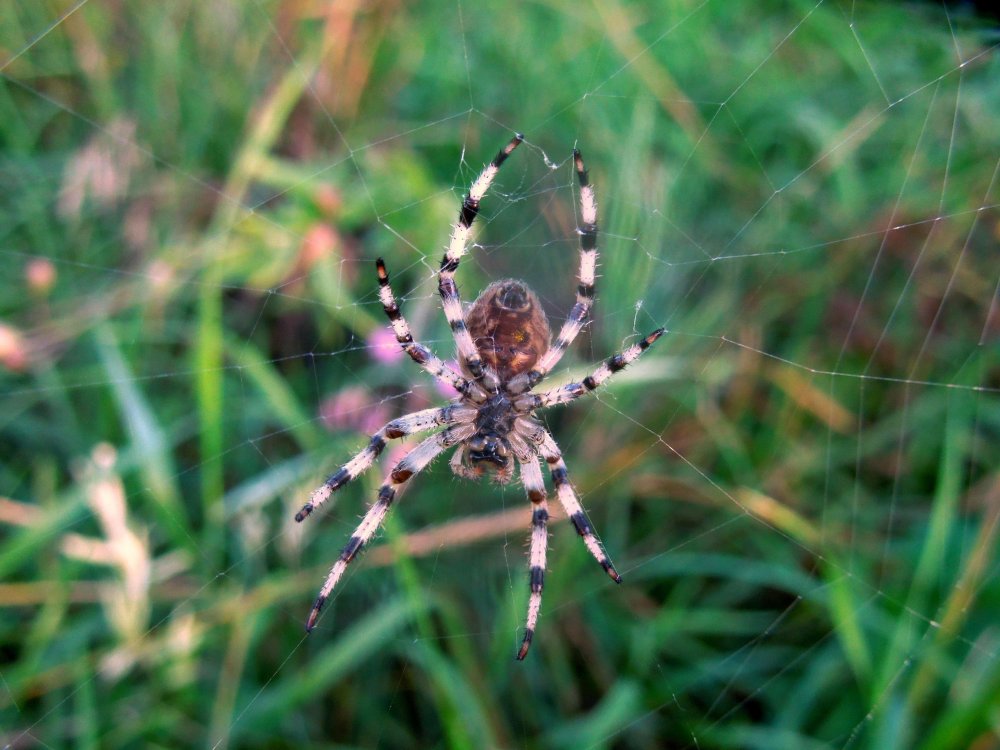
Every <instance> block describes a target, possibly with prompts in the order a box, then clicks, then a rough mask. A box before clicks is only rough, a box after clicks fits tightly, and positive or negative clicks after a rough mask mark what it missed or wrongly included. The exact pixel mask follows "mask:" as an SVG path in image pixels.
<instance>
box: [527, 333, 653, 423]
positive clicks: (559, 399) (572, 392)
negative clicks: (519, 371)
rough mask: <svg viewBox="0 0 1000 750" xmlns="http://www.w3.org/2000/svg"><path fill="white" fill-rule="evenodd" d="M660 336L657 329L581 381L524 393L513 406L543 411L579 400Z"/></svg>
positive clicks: (635, 358) (631, 360)
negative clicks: (541, 391)
mask: <svg viewBox="0 0 1000 750" xmlns="http://www.w3.org/2000/svg"><path fill="white" fill-rule="evenodd" d="M662 335H663V329H662V328H657V329H656V330H655V331H653V332H652V333H651V334H649V335H648V336H647V337H646V338H644V339H643V340H642V341H640V342H639V343H637V344H633V345H632V346H630V347H629V348H628V349H626V350H625V351H623V352H620V353H618V354H615V355H614V356H613V357H609V358H608V359H607V360H605V361H604V362H602V363H601V366H600V367H598V368H597V369H596V370H594V372H592V373H591V374H590V375H588V376H587V377H585V378H584V379H583V380H582V381H580V382H578V383H567V384H566V385H561V386H559V387H558V388H553V389H552V390H550V391H544V392H543V393H526V394H524V395H523V396H518V397H517V398H516V399H515V400H514V406H515V408H517V409H519V410H520V411H530V410H532V409H543V408H545V407H546V406H556V405H558V404H565V403H567V402H569V401H574V400H575V399H578V398H580V396H586V395H587V394H588V393H590V392H591V391H593V390H594V389H595V388H597V387H598V386H599V385H601V384H602V383H604V381H606V380H607V379H608V378H610V377H611V376H612V375H614V374H615V373H616V372H618V371H620V370H623V369H625V367H627V366H628V365H629V364H631V363H632V362H634V361H635V360H637V359H638V358H639V355H641V354H642V353H643V352H644V351H646V350H647V349H648V348H649V347H650V346H651V345H652V344H653V342H654V341H656V340H657V339H658V338H660V336H662Z"/></svg>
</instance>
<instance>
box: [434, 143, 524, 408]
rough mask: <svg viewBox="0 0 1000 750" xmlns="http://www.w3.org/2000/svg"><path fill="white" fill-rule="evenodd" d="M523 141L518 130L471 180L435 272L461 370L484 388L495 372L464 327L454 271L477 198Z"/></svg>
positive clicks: (494, 381) (493, 379) (492, 384)
mask: <svg viewBox="0 0 1000 750" xmlns="http://www.w3.org/2000/svg"><path fill="white" fill-rule="evenodd" d="M523 140H524V136H523V135H521V134H520V133H518V134H517V135H515V136H514V137H513V138H512V139H511V141H510V143H508V144H507V145H506V146H504V147H503V148H502V149H501V150H500V151H499V152H498V153H497V155H496V156H495V157H493V161H491V162H490V163H489V164H487V165H486V167H485V168H484V169H483V171H482V172H481V173H480V175H479V177H478V178H476V181H475V182H474V183H472V187H470V188H469V194H468V195H467V196H465V200H463V201H462V208H461V210H460V211H459V214H458V221H457V222H455V228H454V229H453V230H452V233H451V241H450V242H449V243H448V249H447V250H446V251H445V254H444V258H442V259H441V270H440V271H439V273H438V291H439V292H440V294H441V304H442V306H443V307H444V315H445V318H447V320H448V325H449V326H451V332H452V335H453V336H454V337H455V346H456V348H457V349H458V357H459V361H460V362H461V363H462V369H463V370H464V371H466V372H468V373H469V374H470V375H471V376H472V377H473V378H474V379H475V380H480V379H482V378H484V377H485V378H486V380H487V387H488V388H490V389H491V390H495V389H496V386H497V375H496V373H495V372H493V371H492V368H490V367H489V366H488V365H484V364H483V360H482V357H480V356H479V352H478V351H477V350H476V345H475V343H474V342H473V340H472V336H471V335H470V334H469V329H468V328H467V327H466V324H465V313H464V311H463V310H462V299H461V297H460V296H459V294H458V287H457V286H456V285H455V271H456V270H458V262H459V260H461V258H462V256H463V255H465V251H466V247H467V245H468V244H469V236H470V234H471V231H472V222H473V221H474V220H475V218H476V215H477V214H478V213H479V201H480V200H482V197H483V195H484V194H485V193H486V191H487V190H488V189H489V187H490V185H491V184H492V182H493V179H494V178H495V177H496V175H497V172H498V171H499V169H500V165H501V164H503V163H504V161H506V159H507V157H508V156H510V154H511V152H512V151H513V150H514V149H515V148H517V147H518V146H519V145H521V141H523Z"/></svg>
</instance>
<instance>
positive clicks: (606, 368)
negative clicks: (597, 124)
mask: <svg viewBox="0 0 1000 750" xmlns="http://www.w3.org/2000/svg"><path fill="white" fill-rule="evenodd" d="M522 140H523V136H521V135H517V136H515V137H514V138H513V139H512V140H511V141H510V143H508V144H507V145H506V146H505V147H504V148H503V149H502V150H501V151H500V152H499V153H498V154H497V155H496V157H494V159H493V161H492V162H490V163H489V164H488V165H487V166H486V168H485V169H484V170H483V171H482V173H481V174H480V175H479V177H478V179H476V181H475V182H474V183H473V184H472V187H471V188H470V189H469V194H468V195H467V196H466V197H465V200H464V201H463V202H462V209H461V211H460V212H459V216H458V221H457V222H456V224H455V227H454V229H453V231H452V235H451V241H450V243H449V244H448V249H447V251H446V252H445V255H444V258H443V259H442V261H441V270H440V272H439V274H438V291H439V292H440V294H441V303H442V307H443V308H444V313H445V317H446V318H447V319H448V324H449V325H450V326H451V331H452V334H453V335H454V338H455V345H456V349H457V353H458V361H459V368H460V372H457V371H456V370H454V369H453V368H452V367H450V366H448V365H447V364H445V363H444V362H442V361H441V360H440V359H439V358H438V357H437V356H436V355H435V354H434V353H432V352H431V351H430V349H428V348H427V347H426V346H424V345H423V344H420V343H417V342H416V341H414V340H413V335H412V334H411V333H410V327H409V325H408V324H407V322H406V319H405V318H403V316H402V313H400V310H399V305H397V304H396V298H395V295H393V293H392V287H391V286H390V285H389V274H388V273H387V272H386V269H385V263H384V262H383V261H382V259H381V258H379V259H378V260H377V261H376V270H377V271H378V280H379V299H380V301H381V302H382V307H383V309H384V310H385V314H386V315H387V316H388V317H389V321H390V322H391V323H392V329H393V332H394V333H395V334H396V340H397V341H398V342H399V344H400V346H401V347H402V348H403V351H405V352H406V353H407V354H408V355H409V356H410V358H411V359H413V361H414V362H416V363H417V364H418V365H420V366H421V367H422V368H424V369H425V370H427V371H428V372H429V373H430V374H431V375H433V376H434V377H436V378H437V379H438V380H440V381H442V382H444V383H446V384H448V385H450V386H452V387H453V388H455V390H457V391H458V393H459V394H460V395H459V397H458V398H456V399H454V400H453V401H452V402H451V403H450V404H448V405H447V406H443V407H439V408H433V409H424V410H423V411H417V412H413V413H412V414H407V415H406V416H403V417H400V418H399V419H394V420H393V421H392V422H389V424H387V425H385V426H384V427H383V428H382V429H380V430H379V431H378V432H376V433H375V434H374V435H372V436H371V439H370V440H369V442H368V445H367V446H365V448H363V449H362V450H361V452H359V453H358V454H357V455H356V456H354V458H352V459H351V460H350V461H348V462H347V463H346V464H344V465H343V466H341V467H340V469H338V470H337V471H335V472H334V473H333V474H331V475H330V476H329V477H328V478H327V480H326V482H324V483H323V485H322V486H321V487H320V488H319V489H317V490H316V491H315V492H313V494H312V496H311V497H310V498H309V502H307V503H306V504H305V505H304V506H303V507H302V509H301V510H300V511H299V512H298V513H297V514H296V516H295V520H296V521H302V520H303V519H305V518H306V517H307V516H308V515H309V514H310V513H312V511H313V510H314V509H315V508H316V507H318V506H319V505H321V504H322V503H323V502H325V501H326V499H327V498H329V497H330V495H331V494H332V493H333V492H335V491H336V490H338V489H340V488H341V487H343V486H344V485H345V484H347V483H348V482H350V481H351V480H352V479H354V478H355V477H356V476H358V475H359V474H360V473H361V472H363V471H365V470H366V469H368V468H369V467H370V466H371V465H372V464H373V463H374V461H375V459H376V458H377V457H378V456H379V454H380V453H381V452H382V450H383V449H384V448H385V445H386V440H393V439H396V438H401V437H403V436H405V435H409V434H412V433H415V432H421V431H426V430H433V429H436V428H444V429H441V430H440V431H439V432H437V433H436V434H434V435H432V436H431V437H429V438H427V439H425V440H423V441H422V442H420V443H418V444H417V445H416V446H415V447H414V448H413V449H412V450H411V451H410V452H409V453H408V454H407V455H406V456H405V457H404V458H403V459H402V460H401V461H400V462H399V463H398V464H396V466H394V467H393V469H392V470H391V471H390V472H389V475H388V477H387V478H386V480H385V482H384V483H383V485H382V487H381V488H380V489H379V492H378V498H377V499H376V501H375V503H374V504H373V505H372V506H371V507H370V508H369V509H368V512H367V513H366V514H365V517H364V518H363V519H362V521H361V524H360V525H359V526H358V528H357V529H356V530H355V532H354V534H353V535H352V536H351V538H350V540H348V542H347V545H346V546H345V547H344V549H343V550H342V551H341V553H340V557H339V558H338V559H337V561H336V562H335V563H334V564H333V567H332V568H331V569H330V573H329V575H328V576H327V578H326V582H325V583H324V584H323V588H322V589H321V590H320V593H319V596H318V597H317V598H316V603H315V604H314V605H313V609H312V612H310V614H309V620H308V622H307V623H306V629H307V630H312V629H313V627H315V625H316V620H317V618H318V617H319V613H320V610H321V609H322V607H323V604H324V603H325V602H326V600H327V598H328V597H329V596H330V592H331V591H333V588H334V587H335V586H336V585H337V582H338V581H339V580H340V578H341V576H342V575H343V574H344V570H345V569H346V568H347V566H348V564H349V563H350V562H351V561H352V560H353V559H354V558H355V557H356V556H357V554H358V552H359V551H360V550H361V548H362V547H363V546H364V545H365V544H367V543H368V541H369V540H370V539H371V538H372V536H373V535H374V534H375V532H376V531H377V530H378V528H379V526H380V525H381V523H382V520H383V519H384V518H385V514H386V513H387V512H388V510H389V507H390V506H391V505H392V503H393V501H394V499H395V498H396V495H397V493H398V492H399V491H400V490H401V488H402V487H403V486H404V484H405V483H406V482H407V481H408V480H409V479H410V477H412V476H413V475H414V474H416V473H417V472H419V471H421V470H423V469H424V468H425V467H426V466H427V465H428V464H429V463H430V462H431V461H432V460H433V459H434V458H435V457H436V456H438V455H439V454H441V453H442V452H444V451H445V450H447V449H449V448H456V450H455V452H454V454H453V455H452V458H451V462H450V465H451V469H452V471H454V472H455V474H457V475H459V476H461V477H465V478H468V479H477V478H479V477H481V476H482V475H483V474H484V473H486V472H487V471H491V472H494V473H495V476H496V479H497V480H498V481H500V482H508V481H510V480H511V479H512V478H513V476H514V469H515V461H516V462H517V464H518V465H519V466H520V469H521V479H522V481H523V483H524V488H525V491H526V493H527V495H528V500H529V501H530V502H531V504H532V508H533V511H532V516H531V528H532V531H531V547H530V552H529V565H530V570H529V582H530V587H531V595H530V598H529V600H528V616H527V622H526V625H525V632H524V639H523V640H522V642H521V648H520V650H519V651H518V654H517V658H518V659H523V658H524V657H525V655H526V654H527V653H528V647H529V646H530V645H531V640H532V637H533V635H534V632H535V626H536V624H537V622H538V614H539V611H540V610H541V603H542V584H543V581H544V578H545V552H546V547H547V544H548V531H547V524H548V519H549V513H548V498H547V495H546V494H545V483H544V481H543V479H542V472H541V467H540V466H539V457H541V458H542V459H544V460H545V463H546V464H547V465H548V467H549V470H550V475H551V478H552V484H553V486H554V488H555V491H556V496H557V497H558V499H559V501H560V503H561V504H562V506H563V509H564V510H565V511H566V515H567V516H568V517H569V520H570V522H571V523H572V524H573V526H574V527H575V528H576V531H577V533H578V534H579V535H580V536H581V537H582V539H583V541H584V544H586V546H587V549H588V550H589V551H590V553H591V554H592V555H593V556H594V558H596V559H597V561H598V562H599V563H600V564H601V567H602V568H604V571H605V572H606V573H607V574H608V575H609V576H610V577H611V578H612V579H613V580H614V581H615V582H620V581H621V577H620V576H619V575H618V573H617V572H616V571H615V568H614V565H612V563H611V560H610V559H609V558H608V556H607V554H606V553H605V551H604V547H603V546H602V545H601V543H600V541H598V539H597V537H596V536H595V534H594V530H593V528H592V527H591V526H590V522H589V521H588V520H587V516H586V514H585V513H584V512H583V508H582V507H581V505H580V501H579V499H578V498H577V496H576V493H575V492H574V491H573V487H572V485H571V484H570V483H569V475H568V473H567V470H566V464H565V463H564V462H563V459H562V454H561V452H560V451H559V446H558V445H556V442H555V440H554V439H553V438H552V435H550V434H549V432H548V431H547V430H546V429H545V427H544V426H543V425H542V424H541V423H540V422H539V421H538V420H537V419H535V417H534V412H535V411H536V410H537V409H542V408H545V407H547V406H555V405H558V404H564V403H567V402H569V401H573V400H574V399H577V398H579V397H580V396H583V395H585V394H587V393H589V392H591V391H593V390H594V389H595V388H597V387H598V386H599V385H601V384H602V383H603V382H604V381H606V380H607V379H608V378H610V377H611V376H612V375H614V374H615V373H616V372H618V371H619V370H621V369H622V368H624V367H625V366H626V365H628V364H629V363H630V362H632V361H633V360H635V359H636V358H637V357H638V356H639V355H640V354H642V353H643V352H644V351H645V350H646V349H647V348H649V346H650V344H652V343H653V342H654V341H656V339H658V338H659V337H660V336H661V335H662V333H663V329H662V328H659V329H657V330H655V331H653V332H652V333H651V334H649V335H648V336H646V337H645V338H644V339H642V340H641V341H639V342H638V343H636V344H633V345H632V346H630V347H629V348H628V349H626V350H625V351H623V352H621V353H619V354H615V355H614V356H613V357H611V358H609V359H608V360H606V361H605V362H604V363H603V364H602V365H601V366H600V367H598V368H597V369H596V370H595V371H594V372H593V373H591V374H590V375H588V376H587V377H585V378H584V379H583V380H581V381H580V382H577V383H568V384H567V385H564V386H560V387H558V388H553V389H551V390H548V391H544V392H542V393H532V392H531V389H532V388H534V387H535V386H536V385H538V383H540V382H541V381H542V379H543V378H544V377H545V376H546V375H547V374H548V373H549V372H550V371H551V369H552V368H553V367H554V366H555V365H556V363H557V362H558V361H559V359H560V358H561V357H562V355H563V352H565V351H566V348H567V347H568V346H569V345H570V344H571V343H572V342H573V339H575V338H576V335H577V334H578V333H579V332H580V330H581V328H582V327H583V324H584V322H585V321H586V319H587V316H588V314H589V312H590V308H591V305H592V304H593V299H594V277H595V270H596V267H597V202H596V200H595V199H594V190H593V188H592V187H591V185H590V181H589V179H588V177H587V170H586V169H585V168H584V165H583V158H582V157H581V156H580V152H579V151H574V152H573V159H574V163H575V166H576V174H577V178H578V181H579V184H580V214H581V219H582V222H581V226H580V230H579V232H580V273H579V283H578V285H577V292H576V303H575V304H574V305H573V307H572V309H571V310H570V312H569V315H568V316H567V318H566V321H565V322H564V323H563V325H562V328H561V329H560V330H559V335H558V336H557V337H556V340H555V342H554V343H551V344H550V342H551V338H552V335H551V332H550V330H549V323H548V320H547V319H546V317H545V313H544V312H543V311H542V307H541V304H540V303H539V301H538V298H537V297H536V296H535V293H534V292H532V291H531V290H530V289H529V288H528V287H527V285H525V284H524V283H523V282H521V281H517V280H514V279H505V280H503V281H496V282H493V283H492V284H490V286H488V287H487V288H486V290H485V291H484V292H483V293H482V294H481V295H480V296H479V297H478V298H477V299H476V301H475V302H474V303H473V305H472V307H471V308H470V309H469V311H468V314H465V313H464V311H463V309H462V301H461V298H460V297H459V294H458V287H457V286H456V284H455V271H456V270H458V263H459V260H460V259H461V257H462V256H463V255H464V254H465V251H466V248H467V246H468V241H469V234H470V231H471V228H472V222H473V221H474V220H475V218H476V215H477V214H478V212H479V201H480V200H481V199H482V197H483V195H484V194H485V192H486V190H487V189H488V188H489V186H490V184H491V183H492V182H493V178H494V177H496V173H497V170H498V169H499V168H500V165H501V164H503V162H504V161H505V160H506V159H507V157H508V156H509V155H510V153H511V152H512V151H513V150H514V149H515V148H517V147H518V146H519V145H520V144H521V142H522Z"/></svg>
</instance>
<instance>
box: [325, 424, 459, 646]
mask: <svg viewBox="0 0 1000 750" xmlns="http://www.w3.org/2000/svg"><path fill="white" fill-rule="evenodd" d="M475 429H476V428H475V427H474V426H473V425H471V424H456V425H452V426H451V427H449V428H448V429H447V430H445V431H444V432H439V433H437V434H436V435H431V436H430V437H429V438H427V439H426V440H424V441H423V442H421V443H420V444H419V445H417V447H416V448H414V449H413V450H412V451H410V452H409V453H407V454H406V456H405V457H404V458H403V460H402V461H400V462H399V463H398V464H396V466H395V467H394V468H393V470H392V471H391V472H389V476H388V477H386V480H385V482H384V483H383V484H382V486H381V487H380V488H379V491H378V499H377V500H376V501H375V503H374V504H373V505H372V506H371V507H370V508H369V509H368V512H367V513H365V516H364V518H362V519H361V523H360V524H358V528H357V529H355V530H354V533H353V534H352V535H351V538H350V539H349V540H348V542H347V544H346V545H345V547H344V549H343V550H341V552H340V557H339V558H337V562H335V563H334V564H333V567H332V568H330V572H329V574H327V577H326V581H325V582H324V583H323V588H321V589H320V592H319V596H317V597H316V603H315V604H314V605H313V608H312V611H311V612H310V613H309V619H308V620H307V621H306V631H307V632H308V631H311V630H312V629H313V628H314V627H316V621H317V620H318V619H319V613H320V611H321V610H322V609H323V605H324V604H325V603H326V600H327V598H328V597H329V596H330V592H332V591H333V589H334V587H335V586H336V585H337V582H338V581H339V580H340V578H341V576H343V575H344V571H345V570H346V569H347V566H348V565H349V564H350V563H351V562H352V561H353V560H354V558H355V557H357V554H358V552H360V551H361V548H362V547H364V546H365V545H366V544H367V543H368V542H369V541H370V540H371V538H372V536H374V535H375V532H376V531H378V528H379V527H380V526H381V525H382V521H383V520H384V519H385V516H386V513H388V512H389V508H390V507H391V506H392V502H393V500H395V498H396V495H397V494H398V492H399V491H400V489H401V488H402V486H403V485H404V484H406V482H407V481H409V479H410V478H411V477H412V476H413V475H414V474H417V473H419V472H420V471H422V470H423V469H424V468H426V467H427V464H429V463H430V462H431V461H433V460H434V458H435V457H436V456H438V455H439V454H440V453H442V452H443V451H445V450H447V449H448V448H449V447H451V446H453V445H455V444H456V443H458V442H461V441H462V440H465V439H466V438H467V437H469V436H470V435H471V434H472V433H473V432H475Z"/></svg>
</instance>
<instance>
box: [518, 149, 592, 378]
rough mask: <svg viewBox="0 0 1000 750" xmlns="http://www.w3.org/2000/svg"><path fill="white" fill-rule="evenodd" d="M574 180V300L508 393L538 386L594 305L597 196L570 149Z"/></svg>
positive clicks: (579, 160)
mask: <svg viewBox="0 0 1000 750" xmlns="http://www.w3.org/2000/svg"><path fill="white" fill-rule="evenodd" d="M573 162H574V165H575V166H576V176H577V181H578V182H579V183H580V220H581V226H580V228H579V229H578V230H577V231H578V232H579V234H580V272H579V277H578V279H577V287H576V302H575V303H574V304H573V307H572V308H571V309H570V311H569V315H568V316H567V317H566V321H565V322H564V323H563V325H562V328H561V329H560V330H559V335H558V336H556V340H555V341H554V342H552V346H551V347H549V350H548V351H547V352H545V354H544V355H542V358H541V359H540V360H538V363H537V364H536V365H535V366H534V367H533V368H532V369H531V370H529V371H528V372H526V373H524V374H523V375H519V376H518V377H516V378H514V379H513V380H512V381H511V383H510V384H508V386H507V391H508V392H509V393H523V392H524V391H526V390H528V389H529V388H532V387H534V386H535V385H537V384H538V383H539V382H540V381H541V380H542V378H544V377H545V376H546V375H547V374H548V373H549V372H551V371H552V368H553V367H555V366H556V364H557V363H558V362H559V360H560V359H562V356H563V354H564V353H565V352H566V349H567V348H568V347H569V345H570V344H572V343H573V340H574V339H575V338H576V337H577V335H578V334H579V333H580V331H581V330H582V329H583V326H584V324H585V323H586V322H587V316H588V315H590V309H591V308H592V307H593V305H594V284H595V282H596V278H597V199H596V198H595V197H594V187H593V185H591V184H590V178H589V176H588V175H587V168H586V167H585V166H584V164H583V157H582V156H581V155H580V152H579V150H577V149H573Z"/></svg>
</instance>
